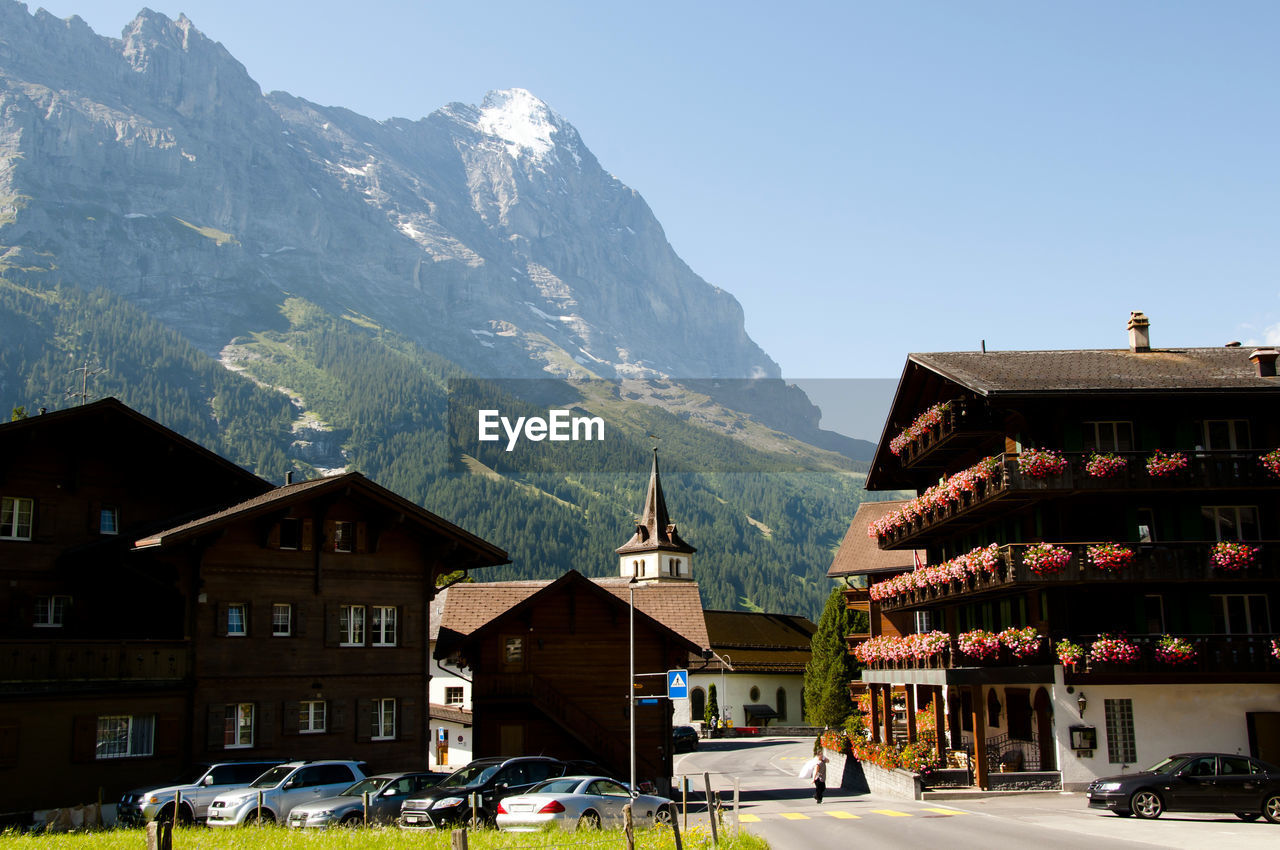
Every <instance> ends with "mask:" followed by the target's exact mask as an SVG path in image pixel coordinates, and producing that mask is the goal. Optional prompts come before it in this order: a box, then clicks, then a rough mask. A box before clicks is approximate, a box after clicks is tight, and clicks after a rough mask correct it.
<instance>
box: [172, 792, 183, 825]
mask: <svg viewBox="0 0 1280 850" xmlns="http://www.w3.org/2000/svg"><path fill="white" fill-rule="evenodd" d="M181 813H182V789H181V788H179V789H178V790H177V791H175V792H173V825H174V826H177V825H178V818H180V817H181Z"/></svg>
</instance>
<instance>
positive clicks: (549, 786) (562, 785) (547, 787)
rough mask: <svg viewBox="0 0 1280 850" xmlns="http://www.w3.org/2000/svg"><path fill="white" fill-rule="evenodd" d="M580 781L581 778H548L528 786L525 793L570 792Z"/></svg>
mask: <svg viewBox="0 0 1280 850" xmlns="http://www.w3.org/2000/svg"><path fill="white" fill-rule="evenodd" d="M581 783H582V780H581V779H548V780H547V781H546V782H540V783H538V784H537V785H535V786H533V787H532V788H530V789H529V790H528V791H526V792H525V793H527V794H572V793H573V792H574V790H575V789H576V788H577V787H578V785H580V784H581Z"/></svg>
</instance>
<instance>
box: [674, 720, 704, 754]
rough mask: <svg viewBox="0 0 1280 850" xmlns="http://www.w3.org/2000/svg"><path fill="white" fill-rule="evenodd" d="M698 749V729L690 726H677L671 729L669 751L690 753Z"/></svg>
mask: <svg viewBox="0 0 1280 850" xmlns="http://www.w3.org/2000/svg"><path fill="white" fill-rule="evenodd" d="M696 749H698V730H697V729H694V728H693V727H692V726H677V727H676V728H674V729H672V730H671V752H673V753H691V752H693V751H694V750H696Z"/></svg>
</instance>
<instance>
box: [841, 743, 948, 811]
mask: <svg viewBox="0 0 1280 850" xmlns="http://www.w3.org/2000/svg"><path fill="white" fill-rule="evenodd" d="M824 752H825V753H826V755H827V758H828V759H829V760H830V764H828V765H827V777H828V779H829V780H830V781H829V782H828V785H830V786H832V787H835V779H834V778H835V777H837V776H838V777H840V786H839V787H840V790H842V791H851V792H853V793H855V794H882V795H884V796H886V797H897V798H898V799H900V800H921V799H923V798H924V795H923V789H922V788H921V783H920V776H919V775H918V774H915V773H912V772H910V771H908V770H902V769H901V768H894V769H893V770H886V769H884V768H883V767H878V766H876V765H874V764H871V763H870V762H865V761H858V760H857V759H855V758H853V757H852V756H845V755H842V754H840V753H835V752H832V751H831V750H824Z"/></svg>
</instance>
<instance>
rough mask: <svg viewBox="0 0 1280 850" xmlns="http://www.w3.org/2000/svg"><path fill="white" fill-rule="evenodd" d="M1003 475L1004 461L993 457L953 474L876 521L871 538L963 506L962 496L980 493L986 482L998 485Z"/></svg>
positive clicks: (869, 534) (870, 527)
mask: <svg viewBox="0 0 1280 850" xmlns="http://www.w3.org/2000/svg"><path fill="white" fill-rule="evenodd" d="M999 475H1000V461H999V459H998V458H994V457H989V458H985V459H984V460H981V461H979V462H978V463H975V464H974V465H973V466H971V467H969V468H968V469H965V470H961V471H960V472H957V473H956V474H955V475H952V476H951V477H950V478H948V479H947V480H945V481H943V482H942V483H941V484H935V485H933V486H932V487H930V488H929V489H928V490H925V491H924V493H922V494H921V495H919V496H917V497H916V498H914V499H912V500H911V501H909V502H907V503H906V504H904V505H903V506H902V507H901V508H899V509H898V510H896V511H891V512H889V513H887V514H885V515H884V516H882V517H881V518H880V519H878V520H876V521H875V522H872V523H868V525H867V536H868V537H872V538H878V537H885V536H887V535H889V534H890V533H892V532H893V531H895V530H897V529H899V528H901V527H903V526H905V525H907V524H909V523H911V522H913V521H915V520H917V519H920V518H921V517H923V516H924V515H925V514H927V513H930V512H932V511H934V510H937V509H940V508H945V507H950V506H951V505H957V504H959V503H960V499H961V494H963V493H970V494H972V493H976V492H977V490H978V485H979V483H980V482H982V481H991V482H994V481H996V480H997V479H998V478H999Z"/></svg>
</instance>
